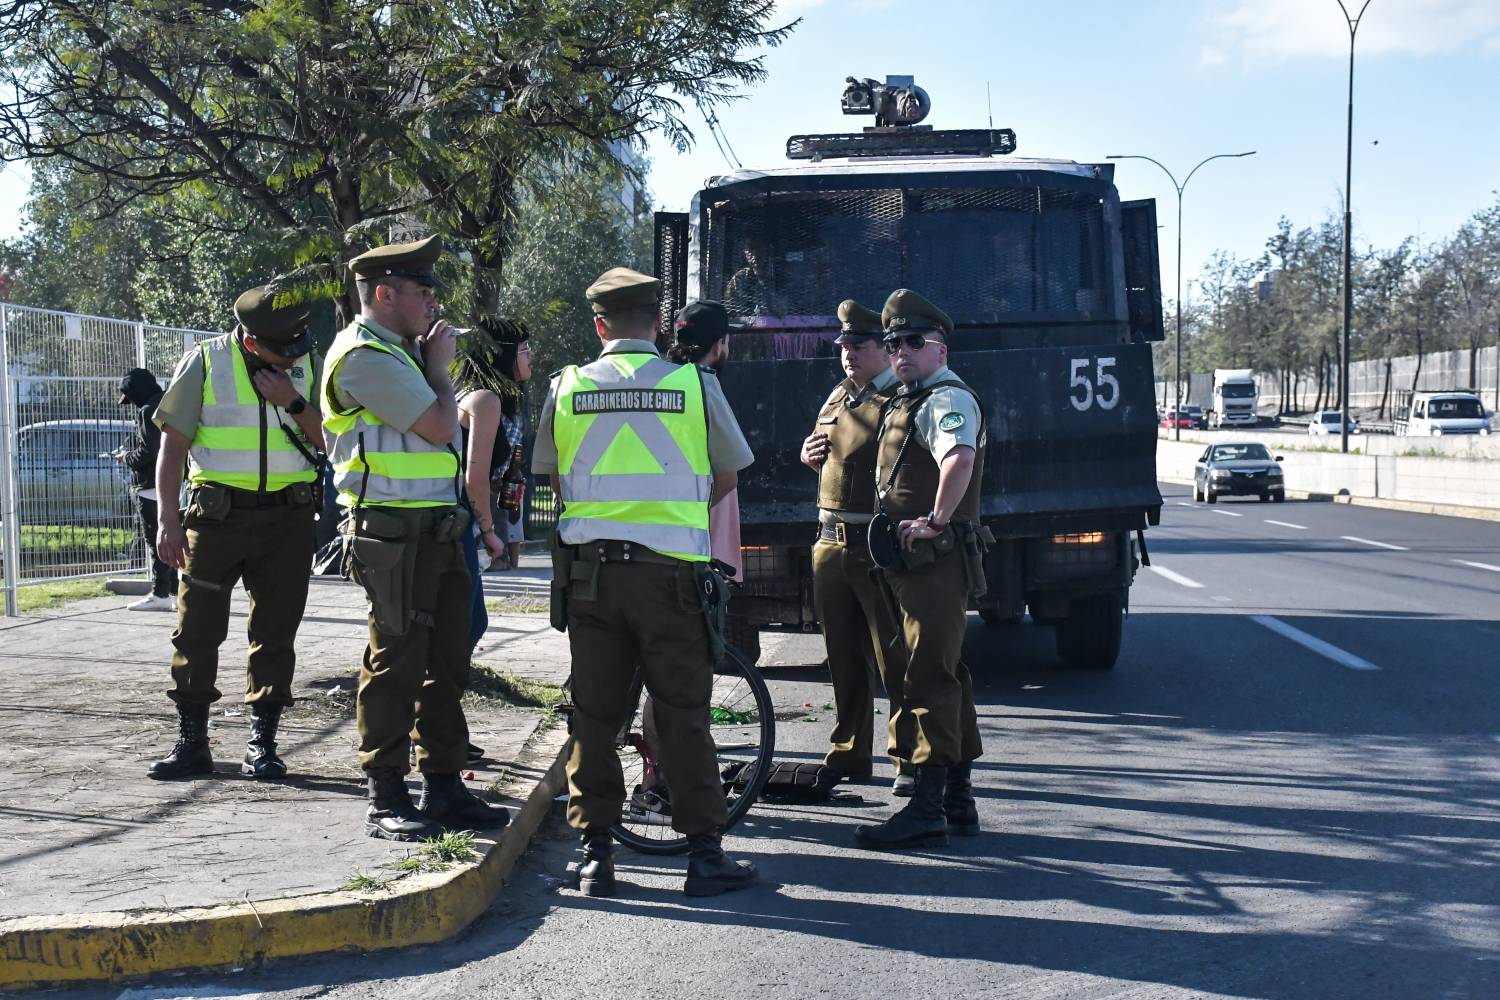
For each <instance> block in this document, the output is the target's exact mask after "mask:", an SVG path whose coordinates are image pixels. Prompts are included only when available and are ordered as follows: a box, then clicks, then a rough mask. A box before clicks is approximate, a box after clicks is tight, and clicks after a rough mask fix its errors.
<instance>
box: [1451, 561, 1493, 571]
mask: <svg viewBox="0 0 1500 1000" xmlns="http://www.w3.org/2000/svg"><path fill="white" fill-rule="evenodd" d="M1453 561H1454V562H1456V563H1458V564H1459V565H1461V566H1473V567H1474V568H1475V569H1487V570H1489V571H1490V572H1491V573H1500V566H1491V565H1490V564H1489V563H1477V562H1469V560H1467V559H1455V560H1453Z"/></svg>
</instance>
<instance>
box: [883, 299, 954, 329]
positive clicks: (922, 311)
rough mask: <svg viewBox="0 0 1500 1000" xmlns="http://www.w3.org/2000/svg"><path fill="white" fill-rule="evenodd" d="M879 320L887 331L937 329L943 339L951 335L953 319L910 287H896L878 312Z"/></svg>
mask: <svg viewBox="0 0 1500 1000" xmlns="http://www.w3.org/2000/svg"><path fill="white" fill-rule="evenodd" d="M880 322H881V324H882V325H884V327H885V329H886V332H887V333H906V332H908V331H916V330H937V331H939V332H940V333H942V335H943V340H945V341H947V340H951V339H952V337H953V320H951V319H949V318H948V314H947V313H945V312H943V311H942V310H941V309H939V308H938V307H937V306H935V305H933V304H932V303H931V302H928V301H927V300H926V299H924V298H922V296H920V295H918V294H917V293H916V292H914V291H912V290H911V289H910V288H898V289H896V290H895V291H894V292H892V293H891V297H890V298H888V299H886V300H885V309H883V310H882V311H881V313H880Z"/></svg>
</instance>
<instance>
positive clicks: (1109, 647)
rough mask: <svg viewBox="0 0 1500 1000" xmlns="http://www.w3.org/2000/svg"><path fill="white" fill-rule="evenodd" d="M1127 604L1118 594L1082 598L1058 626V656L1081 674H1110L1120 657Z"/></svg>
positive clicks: (1075, 602)
mask: <svg viewBox="0 0 1500 1000" xmlns="http://www.w3.org/2000/svg"><path fill="white" fill-rule="evenodd" d="M1124 611H1125V605H1124V601H1122V600H1121V598H1120V595H1119V594H1118V593H1113V594H1095V595H1093V596H1092V597H1080V598H1079V599H1078V600H1076V601H1074V602H1073V606H1072V608H1071V609H1070V610H1069V612H1068V617H1066V618H1064V619H1063V620H1062V621H1061V622H1058V625H1057V656H1058V658H1059V659H1061V660H1062V661H1063V663H1064V664H1066V665H1067V666H1070V667H1073V668H1075V669H1080V670H1109V669H1111V668H1112V667H1114V665H1115V660H1117V659H1118V658H1119V656H1120V634H1121V631H1122V627H1123V624H1124Z"/></svg>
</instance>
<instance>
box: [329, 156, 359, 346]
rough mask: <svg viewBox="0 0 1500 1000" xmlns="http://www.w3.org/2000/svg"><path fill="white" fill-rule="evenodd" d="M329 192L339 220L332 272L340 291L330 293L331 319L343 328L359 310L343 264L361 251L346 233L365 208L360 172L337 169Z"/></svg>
mask: <svg viewBox="0 0 1500 1000" xmlns="http://www.w3.org/2000/svg"><path fill="white" fill-rule="evenodd" d="M328 187H329V194H330V195H331V197H332V198H333V210H334V214H335V217H336V218H337V220H338V224H339V230H340V231H339V232H338V233H336V234H335V239H336V240H337V242H338V247H339V249H338V254H337V256H336V257H335V259H334V268H335V272H336V273H335V275H334V281H335V282H337V284H338V285H339V287H340V288H342V291H341V292H340V293H339V294H338V295H335V296H333V315H334V323H335V324H336V325H337V326H338V327H339V328H340V329H342V328H343V327H345V326H348V325H349V324H350V323H352V322H353V321H354V317H355V316H356V315H358V314H359V299H358V297H357V296H356V295H355V294H354V280H353V277H352V276H351V275H350V274H349V268H347V267H346V266H345V265H346V264H348V263H349V261H350V259H351V258H353V257H357V256H359V254H360V253H362V252H363V250H362V249H361V248H357V247H351V246H349V241H348V234H349V231H350V230H351V229H353V228H354V227H355V226H356V225H358V224H359V223H360V222H362V221H363V220H364V208H363V206H362V204H361V202H360V190H359V175H358V174H357V173H355V172H353V171H351V170H340V171H339V172H338V173H337V174H336V175H335V176H334V178H333V180H332V181H331V182H330V183H329V185H328Z"/></svg>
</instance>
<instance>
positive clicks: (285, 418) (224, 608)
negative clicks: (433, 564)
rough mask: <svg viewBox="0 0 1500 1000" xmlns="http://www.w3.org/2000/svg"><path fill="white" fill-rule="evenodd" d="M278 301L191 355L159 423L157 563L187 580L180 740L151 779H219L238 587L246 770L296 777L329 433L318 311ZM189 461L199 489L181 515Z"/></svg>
mask: <svg viewBox="0 0 1500 1000" xmlns="http://www.w3.org/2000/svg"><path fill="white" fill-rule="evenodd" d="M276 300H277V293H276V291H275V290H274V289H272V288H270V287H267V286H261V287H259V288H252V289H250V290H249V291H248V292H245V293H244V294H243V295H241V296H240V297H239V298H238V299H236V300H235V303H234V315H235V318H236V319H237V320H238V325H237V326H236V329H235V331H234V332H233V333H231V334H228V335H226V336H223V337H216V338H214V339H212V340H208V341H205V342H204V343H202V344H200V345H198V346H197V347H195V348H193V350H191V351H189V352H188V353H187V354H186V355H184V356H183V358H182V361H181V362H179V363H178V365H177V371H176V373H175V374H174V375H173V376H172V384H171V385H170V386H169V387H168V389H167V391H166V393H165V394H164V395H163V396H162V398H161V401H160V402H159V403H158V404H157V407H156V414H155V416H154V417H153V418H152V419H153V420H154V421H155V422H156V425H157V426H158V427H160V428H161V431H162V439H161V451H160V453H159V454H158V455H157V460H156V491H157V495H158V496H159V497H160V498H161V501H160V505H159V506H160V511H159V524H158V526H157V533H156V549H157V554H158V555H159V556H160V558H161V560H162V562H164V563H166V564H167V565H169V566H174V567H176V568H178V569H180V570H182V571H183V572H182V578H181V580H180V582H179V584H178V592H177V604H178V607H177V629H176V631H174V632H173V633H172V645H173V646H174V647H175V649H176V652H174V653H173V654H172V680H173V687H172V690H170V691H168V692H167V696H168V697H169V698H171V699H172V700H173V701H174V702H176V703H177V720H178V726H179V737H178V740H177V743H176V745H175V746H174V747H173V748H172V752H171V753H170V754H169V755H168V756H167V757H166V759H164V760H159V761H157V762H156V763H155V764H152V765H151V768H150V770H149V771H148V772H147V773H148V774H149V775H150V776H151V777H153V778H182V777H188V776H190V775H195V774H208V773H210V772H212V771H213V768H214V764H213V757H212V756H211V755H210V753H209V749H208V707H209V705H211V704H212V703H213V702H215V701H218V700H219V697H220V695H219V689H218V688H217V687H215V686H214V685H215V681H216V680H217V678H218V673H219V645H220V644H221V643H223V641H224V638H225V636H226V635H227V634H228V632H229V599H230V596H231V595H232V594H233V592H234V585H235V582H236V581H238V580H243V581H244V583H245V591H246V593H247V594H249V596H250V618H249V624H248V633H249V639H250V652H249V658H248V664H247V682H246V687H245V702H246V703H247V704H248V705H249V706H250V740H249V745H248V747H247V748H246V750H245V759H244V763H243V764H241V765H240V770H241V772H243V773H244V774H248V775H251V776H252V777H255V778H262V779H264V778H281V777H284V776H285V775H286V765H285V764H284V763H283V762H282V760H281V758H280V757H279V756H277V753H276V728H277V724H278V723H279V721H280V719H281V712H282V709H284V708H285V707H286V706H288V705H290V704H292V672H293V670H294V669H295V666H296V652H295V649H294V644H295V641H296V638H297V625H298V624H299V623H300V622H301V620H302V610H303V608H304V606H305V605H306V604H307V580H308V567H309V565H310V564H311V561H312V552H313V489H312V484H313V482H314V481H315V480H316V479H317V477H318V473H317V459H316V453H317V452H318V451H319V450H320V449H321V448H322V447H323V432H322V430H321V428H320V427H319V418H318V408H317V407H316V406H314V405H313V404H312V403H311V402H309V396H310V395H311V393H312V389H313V387H314V386H315V385H316V373H315V372H314V365H315V364H316V359H315V358H314V356H313V355H312V353H311V351H312V335H311V334H310V333H308V330H307V325H308V321H309V319H310V317H311V308H310V304H309V303H307V302H297V303H285V302H283V303H282V304H281V305H280V306H278V304H277V301H276ZM184 459H186V462H187V466H188V479H189V483H190V488H189V493H188V506H187V510H186V511H185V512H182V513H179V511H178V509H177V497H178V494H179V492H180V491H181V489H182V470H183V463H184Z"/></svg>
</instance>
